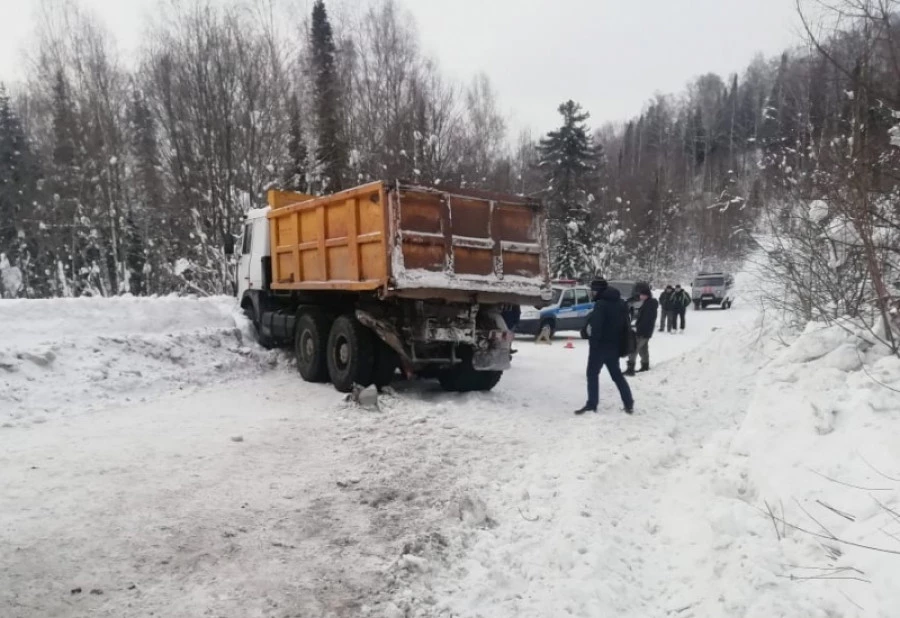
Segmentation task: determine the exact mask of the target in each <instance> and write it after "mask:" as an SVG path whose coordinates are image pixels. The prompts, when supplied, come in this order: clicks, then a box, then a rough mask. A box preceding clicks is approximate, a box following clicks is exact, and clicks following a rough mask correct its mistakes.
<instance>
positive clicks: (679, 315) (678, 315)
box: [672, 307, 687, 330]
mask: <svg viewBox="0 0 900 618" xmlns="http://www.w3.org/2000/svg"><path fill="white" fill-rule="evenodd" d="M685 313H687V307H682V308H681V309H678V310H677V311H675V315H673V316H672V330H675V322H681V326H680V328H681V330H684V315H685Z"/></svg>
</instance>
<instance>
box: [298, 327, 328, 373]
mask: <svg viewBox="0 0 900 618" xmlns="http://www.w3.org/2000/svg"><path fill="white" fill-rule="evenodd" d="M330 326H331V324H330V322H329V320H328V318H327V317H325V316H324V315H322V314H320V313H315V312H304V313H302V314H301V315H300V317H299V319H298V320H297V330H296V331H295V332H294V355H295V356H296V358H297V369H298V370H299V371H300V375H301V376H302V377H303V379H304V380H306V381H307V382H327V381H328V363H327V356H326V351H327V350H328V329H329V327H330Z"/></svg>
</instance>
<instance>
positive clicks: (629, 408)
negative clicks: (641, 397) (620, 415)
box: [625, 403, 634, 414]
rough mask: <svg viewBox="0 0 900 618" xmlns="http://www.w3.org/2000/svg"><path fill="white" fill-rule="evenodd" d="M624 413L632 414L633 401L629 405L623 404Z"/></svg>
mask: <svg viewBox="0 0 900 618" xmlns="http://www.w3.org/2000/svg"><path fill="white" fill-rule="evenodd" d="M625 414H634V403H632V404H631V405H630V406H625Z"/></svg>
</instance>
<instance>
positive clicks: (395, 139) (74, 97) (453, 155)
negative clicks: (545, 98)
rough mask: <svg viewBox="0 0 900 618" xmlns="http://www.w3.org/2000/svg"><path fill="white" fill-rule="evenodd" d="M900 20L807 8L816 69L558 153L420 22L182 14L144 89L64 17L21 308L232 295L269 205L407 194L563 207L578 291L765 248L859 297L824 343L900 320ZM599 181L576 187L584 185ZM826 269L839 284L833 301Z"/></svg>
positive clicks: (779, 70) (9, 152) (18, 127)
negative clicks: (479, 192)
mask: <svg viewBox="0 0 900 618" xmlns="http://www.w3.org/2000/svg"><path fill="white" fill-rule="evenodd" d="M895 4H896V3H895V2H894V0H842V2H841V4H840V5H839V6H824V5H821V4H818V3H816V4H814V5H811V6H810V5H803V4H801V5H799V6H798V21H799V23H800V24H803V25H804V26H805V27H806V30H807V35H808V36H807V38H806V40H805V41H798V47H797V48H795V49H792V50H786V51H785V53H784V54H783V55H780V56H778V57H775V58H771V59H766V58H763V57H759V58H757V59H755V60H754V61H753V62H752V63H751V64H750V65H749V66H748V67H747V68H746V69H745V70H743V71H742V72H739V73H736V74H734V75H730V76H728V77H721V76H718V75H715V74H707V75H702V76H700V77H698V78H696V79H695V80H693V81H692V82H691V83H690V84H689V85H688V87H687V89H686V91H685V92H683V93H681V94H678V95H664V94H656V95H655V96H653V97H652V99H651V100H650V101H649V102H648V104H647V105H646V106H645V107H644V109H643V110H641V112H640V113H639V114H637V115H636V116H635V117H634V118H633V119H631V120H628V121H627V122H625V123H621V124H606V125H602V126H600V127H599V128H596V127H595V128H596V130H593V129H592V127H591V126H590V124H589V122H590V121H589V115H588V113H587V112H589V111H590V110H589V103H590V102H587V101H580V102H569V103H566V104H564V105H562V106H561V107H560V111H561V113H562V117H561V127H560V129H558V130H556V131H554V132H551V133H550V134H548V135H547V136H546V137H544V138H543V139H541V138H539V137H538V136H532V135H530V134H528V133H523V134H521V135H517V136H513V135H510V134H509V132H508V130H507V126H506V121H505V118H504V115H503V114H502V113H501V112H500V110H499V105H498V101H497V97H496V95H495V93H494V91H493V89H492V87H491V83H490V81H489V80H488V78H487V77H485V76H484V75H475V76H472V78H471V80H470V81H468V82H466V83H457V82H454V81H452V80H449V79H448V78H447V77H446V76H445V75H444V74H443V73H442V72H441V71H440V68H439V65H438V63H437V60H436V59H433V58H429V57H428V56H427V55H425V54H424V53H423V51H422V50H421V48H420V44H419V39H418V35H417V31H416V27H415V24H414V23H413V21H412V19H411V17H410V16H409V14H408V13H407V12H406V11H405V10H404V8H403V6H402V4H401V3H400V2H399V1H397V0H372V1H370V2H367V3H360V5H359V6H356V5H354V7H355V8H354V9H353V10H350V11H347V12H344V13H342V14H341V15H339V16H336V15H334V14H332V13H331V12H329V11H330V8H329V6H328V5H327V4H326V3H323V2H322V1H317V2H315V3H314V4H313V6H312V11H311V13H310V14H309V15H302V16H298V17H297V20H296V22H297V23H296V24H295V25H294V26H291V27H290V28H288V31H289V32H290V33H291V34H292V35H293V36H285V27H284V23H283V22H284V20H285V17H286V16H285V15H284V14H282V13H281V12H279V11H280V9H276V8H275V6H274V5H273V4H272V3H271V2H270V1H267V0H236V1H235V2H233V3H227V4H226V3H221V2H208V1H206V0H188V1H185V2H176V3H165V4H161V10H160V11H159V18H158V19H157V20H156V21H155V22H154V24H153V25H152V27H150V28H149V29H148V34H147V35H146V40H143V41H142V42H141V43H142V44H141V45H140V47H139V49H140V53H139V57H138V58H137V60H136V62H133V63H129V65H128V66H125V65H124V64H123V63H122V62H121V61H120V60H119V59H118V58H119V56H118V54H117V53H116V41H115V39H114V37H113V36H111V35H110V34H109V33H108V32H106V31H105V30H104V29H103V27H102V26H101V25H100V23H99V22H98V20H97V19H95V18H94V17H92V16H91V15H90V14H88V13H86V12H84V11H82V10H81V9H80V8H79V6H78V4H77V2H74V1H68V2H47V3H45V4H44V5H43V12H42V14H41V22H42V23H41V27H40V29H38V30H36V33H37V36H36V37H35V40H34V49H33V50H32V53H31V57H30V60H29V63H28V70H27V75H28V77H27V79H26V80H25V82H24V83H21V84H16V85H10V86H9V87H5V88H3V89H2V90H0V252H2V253H3V254H4V255H3V258H2V262H0V265H2V266H3V267H4V268H5V271H4V272H6V273H7V274H6V277H5V285H4V289H5V294H6V295H7V296H26V297H46V296H62V295H86V294H90V295H98V294H99V295H112V294H120V293H132V294H161V293H171V292H176V293H204V294H206V293H221V292H228V291H230V289H231V285H232V281H231V277H232V274H231V267H230V264H229V261H228V259H227V258H226V248H227V247H228V246H229V245H230V244H231V243H233V242H234V234H235V233H236V232H238V230H239V222H240V219H241V216H242V214H243V212H245V211H246V210H247V209H248V208H251V207H255V206H259V205H262V203H263V200H264V192H265V190H266V189H267V188H269V187H272V186H281V187H285V188H290V189H294V190H300V191H307V192H311V193H325V192H329V191H333V190H337V189H340V188H346V187H349V186H353V185H355V184H359V183H362V182H365V181H368V180H372V179H387V180H390V179H396V178H403V179H408V180H412V181H418V182H421V183H424V184H441V185H459V186H469V187H485V188H491V189H495V190H500V191H511V192H516V193H523V194H529V195H537V196H540V197H542V198H543V199H544V200H545V201H546V202H547V204H548V205H549V206H550V208H551V215H552V217H553V225H552V226H551V229H552V231H553V234H552V237H553V239H554V241H555V242H554V248H553V251H554V258H555V260H554V263H555V264H556V265H557V269H556V270H557V272H556V274H558V275H570V276H571V275H579V274H583V273H584V271H592V272H602V273H603V274H606V275H608V276H610V275H611V276H634V277H638V276H640V277H646V278H651V279H653V280H656V281H659V280H661V279H663V278H670V277H674V276H678V275H682V276H683V275H684V274H686V273H689V272H691V271H692V270H696V269H697V268H700V267H703V266H721V265H730V264H733V263H737V262H739V261H740V260H741V259H742V258H743V257H744V256H745V255H746V254H747V252H748V251H751V250H753V249H759V248H760V247H764V249H766V251H768V252H769V254H770V257H772V258H773V259H774V258H776V257H778V260H780V261H778V260H776V262H775V266H777V267H778V268H783V269H784V271H785V272H784V273H783V275H784V276H785V277H793V278H794V279H800V278H803V277H807V279H806V280H804V281H805V283H804V281H801V282H800V283H801V284H803V285H806V286H807V287H814V288H815V289H816V290H820V288H821V287H822V286H825V284H826V283H827V284H828V286H836V287H837V288H838V289H839V290H843V291H837V290H830V291H829V292H828V295H829V296H830V300H828V299H826V300H823V299H821V298H817V299H816V300H815V302H813V301H812V300H809V299H807V300H809V302H808V303H807V304H808V305H809V306H807V307H806V308H805V311H806V313H805V314H804V317H815V316H816V315H818V314H826V315H835V314H838V313H840V312H841V311H844V310H846V309H847V308H848V307H859V306H860V305H865V304H866V303H868V305H866V306H873V305H872V303H873V302H874V305H877V306H880V307H881V308H882V309H883V310H884V311H885V312H886V311H888V309H889V307H888V305H889V304H890V301H889V300H888V299H889V296H890V285H891V281H893V280H895V279H896V278H897V277H898V276H897V272H898V263H897V260H898V239H897V230H898V220H900V215H898V206H897V204H898V201H897V188H898V187H897V181H898V173H900V167H898V165H900V161H898V158H897V146H896V144H897V143H898V137H897V135H898V134H897V129H895V128H894V127H895V125H897V116H898V113H900V112H898V110H900V94H898V93H900V61H898V57H900V44H898V40H897V37H898V34H900V33H898V27H900V25H898V22H897V14H896V12H895V10H894V9H895ZM598 66H601V67H602V62H601V61H599V60H598ZM598 74H602V71H600V72H599V73H598ZM567 99H568V97H567V94H566V93H559V100H560V101H561V102H564V101H566V100H567ZM579 103H580V104H581V105H579ZM567 106H568V107H567ZM892 131H893V133H892ZM580 135H583V139H582V137H579V136H580ZM573 136H574V137H573ZM566 140H569V141H566ZM573 140H574V141H573ZM579 140H580V141H579ZM564 142H565V143H564ZM576 142H578V143H576ZM560 148H574V149H575V150H574V151H572V152H576V151H577V152H576V154H575V155H573V156H574V158H572V157H569V156H568V155H567V156H566V157H560V156H559V155H560V152H562V151H561V150H560ZM570 154H571V153H570ZM563 160H565V161H567V162H568V163H565V164H563V163H560V161H563ZM573 161H577V165H579V166H581V168H580V169H581V170H582V171H580V172H578V173H577V174H576V175H575V176H572V175H571V174H570V172H571V170H566V169H562V167H565V165H569V164H572V165H575V163H573ZM560 166H562V167H560ZM585 170H588V171H589V173H587V174H583V173H582V172H583V171H585ZM561 179H569V180H571V181H572V182H571V183H569V180H565V181H562V180H561ZM567 183H569V184H567ZM810 203H816V204H818V210H817V211H816V212H815V213H814V216H813V217H812V219H811V218H810V214H809V212H810V209H809V207H808V206H809V204H810ZM823 204H824V205H825V206H824V210H823V208H822V205H823ZM804 225H806V227H803V226H804ZM810 225H813V226H820V228H821V229H819V228H816V227H809V226H810ZM838 228H839V235H843V236H842V237H841V239H836V238H835V237H834V235H833V234H830V233H829V230H831V229H838ZM794 232H796V234H795V233H794ZM794 236H800V237H803V238H805V239H806V240H805V241H803V242H800V241H799V240H797V239H796V238H794ZM786 243H787V244H786ZM804 243H805V245H807V246H806V247H805V249H803V246H804ZM835 243H837V244H835ZM788 245H789V246H788ZM776 246H778V248H777V250H776V249H773V247H776ZM566 247H568V248H566ZM573 247H575V249H573ZM823 247H824V249H827V250H828V251H830V252H831V254H830V257H827V258H825V257H823V256H825V255H826V254H827V252H826V251H825V250H824V249H823ZM804 251H805V252H806V253H808V254H809V255H807V257H806V258H798V257H797V256H798V255H803V253H804ZM779 256H781V257H779ZM813 257H815V259H818V260H824V264H825V266H827V267H828V268H827V269H826V271H825V273H824V274H823V275H821V276H822V277H824V279H823V281H821V282H818V283H811V282H810V281H809V280H808V279H809V278H810V277H811V275H808V271H809V260H810V259H813ZM857 258H858V259H857ZM795 259H801V260H802V259H807V263H806V267H803V265H802V264H797V263H794V262H793V261H792V260H795ZM839 263H840V264H839ZM773 268H774V267H773ZM776 270H777V268H776ZM813 270H815V271H816V272H818V270H817V269H816V268H813ZM815 276H816V277H819V276H820V275H815ZM860 276H862V277H863V278H864V280H865V283H859V284H858V283H850V282H856V281H857V279H858V278H859V277H860ZM825 280H827V281H825ZM820 283H821V285H820ZM854 286H855V287H854ZM848 290H849V291H848ZM848 296H849V297H848ZM873 299H874V300H873ZM880 303H882V304H880ZM812 305H815V306H816V307H817V309H815V310H814V309H813V307H812ZM885 315H886V313H885Z"/></svg>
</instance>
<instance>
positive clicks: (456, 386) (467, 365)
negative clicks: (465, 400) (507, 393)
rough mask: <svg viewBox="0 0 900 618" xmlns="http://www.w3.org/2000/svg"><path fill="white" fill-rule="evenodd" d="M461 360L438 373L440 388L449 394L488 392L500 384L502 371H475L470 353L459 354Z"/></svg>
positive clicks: (469, 351)
mask: <svg viewBox="0 0 900 618" xmlns="http://www.w3.org/2000/svg"><path fill="white" fill-rule="evenodd" d="M461 357H462V360H461V361H460V362H459V363H457V364H456V365H454V366H453V367H451V368H450V369H446V370H444V371H442V372H441V373H440V375H439V376H438V380H439V381H440V383H441V388H443V389H444V390H445V391H448V392H451V393H471V392H473V391H489V390H491V389H492V388H494V387H495V386H497V383H498V382H500V378H501V377H503V372H502V371H476V370H475V368H474V367H473V366H472V353H471V350H468V353H463V354H461Z"/></svg>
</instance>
